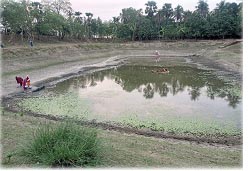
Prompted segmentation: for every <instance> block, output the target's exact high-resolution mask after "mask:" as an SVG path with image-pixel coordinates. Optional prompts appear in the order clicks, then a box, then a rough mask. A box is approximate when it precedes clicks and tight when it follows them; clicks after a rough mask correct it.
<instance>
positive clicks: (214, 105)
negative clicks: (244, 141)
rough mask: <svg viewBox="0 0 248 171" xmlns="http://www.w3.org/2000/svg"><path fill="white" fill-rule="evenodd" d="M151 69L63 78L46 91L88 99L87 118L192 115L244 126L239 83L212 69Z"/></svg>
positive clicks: (124, 68)
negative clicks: (164, 71)
mask: <svg viewBox="0 0 248 171" xmlns="http://www.w3.org/2000/svg"><path fill="white" fill-rule="evenodd" d="M154 69H158V67H152V66H147V67H146V66H122V67H119V68H117V69H109V70H105V71H100V72H95V73H92V74H89V75H86V76H81V77H78V78H73V79H70V80H67V81H64V82H61V83H59V84H57V85H56V87H54V88H50V89H47V90H46V92H47V93H49V94H55V95H56V94H65V93H68V92H70V93H74V94H77V95H78V96H79V98H80V99H82V100H83V101H86V102H87V110H88V113H89V115H88V116H87V117H88V119H96V120H98V121H121V120H123V119H125V118H128V117H135V118H139V119H140V120H146V121H147V120H154V119H156V120H158V121H161V122H166V121H167V120H168V119H171V118H186V119H187V118H194V119H200V120H202V121H205V120H213V121H218V122H232V123H234V124H235V125H236V126H237V127H242V125H241V120H242V97H241V90H240V88H238V87H236V86H234V85H233V84H231V83H228V82H225V81H223V80H220V79H218V78H217V77H216V76H215V75H213V74H212V73H211V71H205V70H200V69H196V68H191V67H185V66H178V67H170V68H168V69H169V71H170V72H169V73H168V74H158V73H152V72H151V71H152V70H154ZM85 104H86V103H84V104H82V105H85Z"/></svg>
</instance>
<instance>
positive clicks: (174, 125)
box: [121, 116, 241, 136]
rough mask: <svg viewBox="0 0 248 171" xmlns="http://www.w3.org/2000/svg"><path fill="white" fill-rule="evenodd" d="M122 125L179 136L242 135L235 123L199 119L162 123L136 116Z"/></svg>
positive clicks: (177, 119)
mask: <svg viewBox="0 0 248 171" xmlns="http://www.w3.org/2000/svg"><path fill="white" fill-rule="evenodd" d="M121 123H122V124H124V125H126V126H131V127H135V128H138V129H150V130H153V131H162V132H167V133H172V134H178V135H190V134H191V135H196V136H235V135H240V134H241V130H240V129H238V128H236V127H235V125H234V124H233V123H226V122H225V123H221V122H217V121H210V120H209V121H206V120H200V119H197V118H181V117H176V118H168V120H167V121H165V122H161V121H158V120H140V119H139V118H138V117H137V116H135V117H129V118H125V119H123V120H122V121H121Z"/></svg>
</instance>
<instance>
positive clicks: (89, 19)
mask: <svg viewBox="0 0 248 171" xmlns="http://www.w3.org/2000/svg"><path fill="white" fill-rule="evenodd" d="M85 15H86V16H87V20H86V21H87V28H88V38H91V21H92V17H93V14H92V13H90V12H86V13H85Z"/></svg>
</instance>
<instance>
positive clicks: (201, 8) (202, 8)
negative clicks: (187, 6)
mask: <svg viewBox="0 0 248 171" xmlns="http://www.w3.org/2000/svg"><path fill="white" fill-rule="evenodd" d="M208 10H209V8H208V4H207V2H205V1H204V0H199V1H198V5H197V6H196V11H197V12H198V14H200V15H201V16H202V17H203V18H206V17H207V15H208Z"/></svg>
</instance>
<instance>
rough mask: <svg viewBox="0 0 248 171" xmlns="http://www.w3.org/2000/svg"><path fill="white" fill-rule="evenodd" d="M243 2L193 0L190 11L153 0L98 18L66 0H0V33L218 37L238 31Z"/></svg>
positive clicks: (238, 33)
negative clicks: (211, 4)
mask: <svg viewBox="0 0 248 171" xmlns="http://www.w3.org/2000/svg"><path fill="white" fill-rule="evenodd" d="M242 9H243V3H242V2H241V3H239V4H237V3H235V2H233V3H229V2H225V1H221V2H220V3H218V4H217V5H216V8H215V9H214V10H212V11H209V7H208V4H207V2H206V1H204V0H199V1H198V3H197V5H196V7H195V11H189V10H187V11H184V9H183V7H182V6H180V5H177V6H176V7H175V8H173V7H172V4H170V3H165V4H164V5H163V7H162V9H158V7H157V3H156V2H155V1H148V2H147V3H146V4H145V11H144V13H143V10H142V9H134V8H132V7H130V8H124V9H122V11H121V13H120V15H119V16H116V17H113V18H112V20H110V21H105V22H103V21H102V20H101V19H100V18H99V17H98V18H93V14H92V13H90V12H85V13H84V14H83V13H82V12H80V11H73V9H72V8H71V3H70V1H69V0H52V1H51V0H42V1H41V2H31V1H26V0H21V1H14V0H2V2H1V11H2V13H1V24H2V27H3V33H4V34H11V35H21V37H22V39H24V38H34V37H36V38H37V39H39V38H40V36H53V37H57V38H58V39H60V40H62V39H64V38H69V39H95V38H106V39H110V38H111V39H124V40H133V41H134V40H158V39H169V40H174V39H220V38H223V39H224V38H241V37H242Z"/></svg>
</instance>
